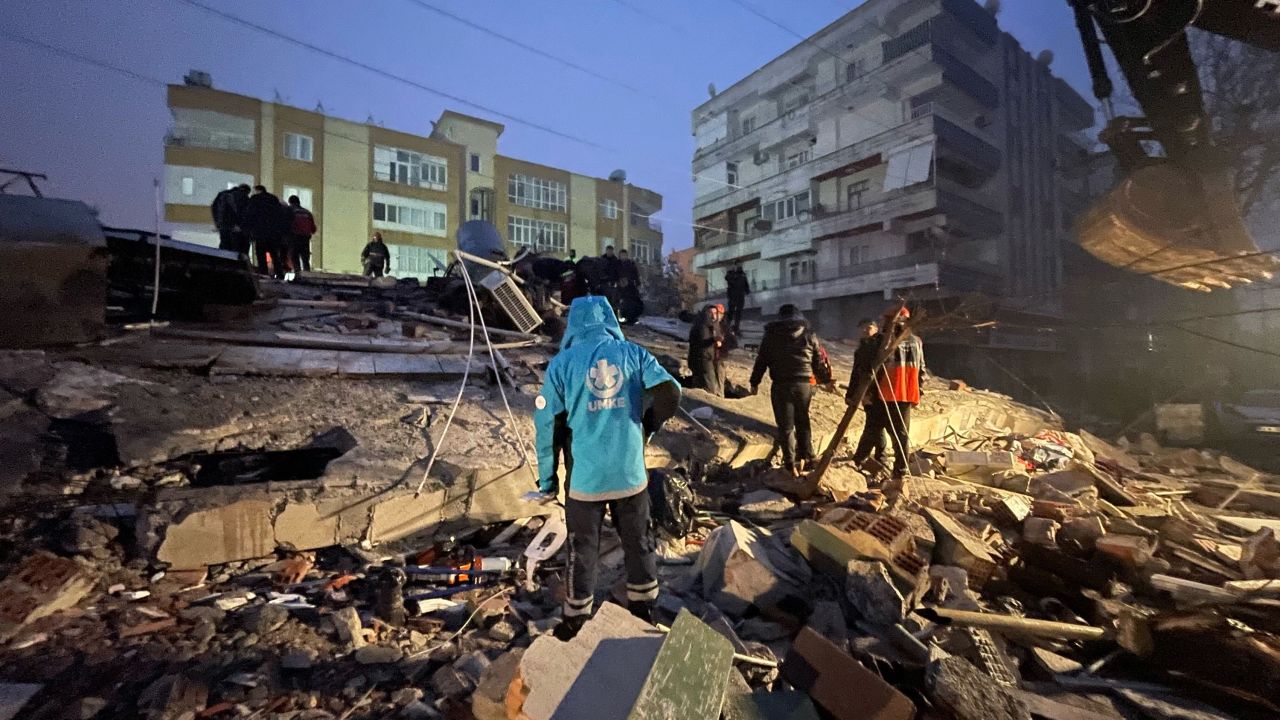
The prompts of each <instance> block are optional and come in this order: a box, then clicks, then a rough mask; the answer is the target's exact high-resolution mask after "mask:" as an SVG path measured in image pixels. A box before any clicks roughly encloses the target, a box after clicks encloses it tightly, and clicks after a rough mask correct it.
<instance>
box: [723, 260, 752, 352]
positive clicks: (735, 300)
mask: <svg viewBox="0 0 1280 720" xmlns="http://www.w3.org/2000/svg"><path fill="white" fill-rule="evenodd" d="M724 282H725V291H726V292H727V293H728V295H729V313H728V315H727V317H726V319H725V324H726V325H729V326H731V327H732V328H733V334H734V335H737V334H739V333H740V332H741V330H742V308H743V306H745V305H746V303H747V295H748V294H749V293H750V292H751V283H750V282H748V280H747V273H746V272H744V271H743V269H742V263H737V264H735V265H734V266H733V268H732V269H730V270H729V271H728V272H726V273H725V274H724Z"/></svg>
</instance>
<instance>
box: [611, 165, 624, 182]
mask: <svg viewBox="0 0 1280 720" xmlns="http://www.w3.org/2000/svg"><path fill="white" fill-rule="evenodd" d="M609 181H610V182H620V183H624V182H626V181H627V171H626V170H623V169H621V168H619V169H617V170H614V171H613V172H611V173H609Z"/></svg>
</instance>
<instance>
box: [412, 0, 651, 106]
mask: <svg viewBox="0 0 1280 720" xmlns="http://www.w3.org/2000/svg"><path fill="white" fill-rule="evenodd" d="M405 1H406V2H409V3H412V4H414V5H416V6H418V7H419V8H422V9H423V10H426V11H427V12H431V13H435V14H437V15H442V16H444V17H447V18H449V19H450V20H453V21H454V22H456V23H459V24H462V25H465V26H467V27H469V28H471V29H472V30H476V31H477V32H482V33H484V34H486V35H489V36H492V37H495V38H498V39H499V40H501V41H503V42H505V43H507V44H509V45H514V46H516V47H518V48H520V49H522V50H525V51H526V52H531V53H533V54H534V55H537V56H538V57H542V58H546V59H547V60H550V61H552V62H554V63H557V64H560V65H563V66H565V67H567V68H570V69H573V70H577V71H578V72H580V73H582V74H584V75H588V76H590V77H593V78H595V79H597V80H602V81H604V82H607V83H609V84H611V85H617V86H618V87H620V88H623V89H625V90H629V91H631V92H633V93H636V94H637V95H643V96H644V97H647V98H649V99H650V100H658V101H660V102H670V101H669V100H667V99H665V98H662V97H659V96H657V95H654V94H652V93H650V92H648V91H646V90H642V89H640V88H638V87H636V86H634V85H631V84H630V83H627V82H625V81H622V80H618V79H617V78H612V77H609V76H608V75H602V74H601V73H598V72H596V71H595V70H592V69H591V68H589V67H585V66H583V65H579V64H578V63H576V62H574V61H572V60H568V59H566V58H562V57H560V56H559V55H553V54H551V53H549V52H547V51H545V50H543V49H541V48H538V47H535V46H533V45H530V44H528V43H526V42H523V41H521V40H517V39H516V38H513V37H511V36H509V35H503V34H502V33H500V32H497V31H496V30H491V29H490V28H487V27H485V26H483V25H480V24H479V23H475V22H472V21H470V20H468V19H466V18H464V17H461V16H460V15H455V14H454V13H451V12H449V11H448V10H444V9H442V8H438V7H436V6H435V5H432V4H430V3H428V2H426V0H405Z"/></svg>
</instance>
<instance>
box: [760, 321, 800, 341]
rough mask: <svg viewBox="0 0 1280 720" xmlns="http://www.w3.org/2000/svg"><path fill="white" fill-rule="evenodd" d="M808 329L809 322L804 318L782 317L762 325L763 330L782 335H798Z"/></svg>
mask: <svg viewBox="0 0 1280 720" xmlns="http://www.w3.org/2000/svg"><path fill="white" fill-rule="evenodd" d="M808 329H809V323H808V321H806V320H805V319H804V318H795V317H793V318H783V319H781V320H774V321H773V322H770V323H768V324H767V325H765V326H764V331H765V332H766V333H769V334H772V335H782V336H784V337H800V336H801V335H803V334H804V333H805V331H807V330H808Z"/></svg>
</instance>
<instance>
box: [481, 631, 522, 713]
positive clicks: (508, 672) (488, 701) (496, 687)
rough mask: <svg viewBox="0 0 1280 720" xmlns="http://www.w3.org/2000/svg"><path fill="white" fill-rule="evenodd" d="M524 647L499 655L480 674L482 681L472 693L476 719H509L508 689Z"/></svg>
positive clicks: (517, 670)
mask: <svg viewBox="0 0 1280 720" xmlns="http://www.w3.org/2000/svg"><path fill="white" fill-rule="evenodd" d="M523 656H524V648H516V649H515V650H512V651H511V652H509V653H507V654H505V655H503V656H501V657H499V658H498V659H497V660H494V661H493V662H492V663H489V666H488V667H486V668H485V669H484V672H483V673H481V674H480V682H479V683H478V684H477V685H476V691H475V692H474V693H472V695H471V714H472V715H474V716H475V720H507V718H508V715H507V691H508V690H510V688H511V682H512V681H513V680H515V677H516V673H518V672H519V671H520V658H521V657H523Z"/></svg>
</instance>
